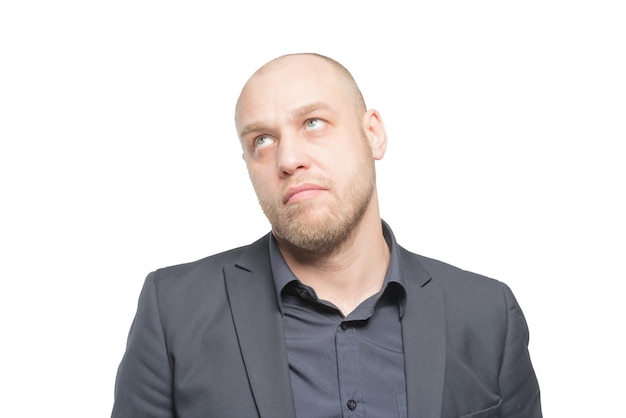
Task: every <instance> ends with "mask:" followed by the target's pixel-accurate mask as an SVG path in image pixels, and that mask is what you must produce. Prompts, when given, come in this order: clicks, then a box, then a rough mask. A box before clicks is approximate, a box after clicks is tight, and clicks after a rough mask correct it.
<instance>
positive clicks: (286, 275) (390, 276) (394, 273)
mask: <svg viewBox="0 0 626 418" xmlns="http://www.w3.org/2000/svg"><path fill="white" fill-rule="evenodd" d="M382 228H383V236H384V237H385V241H387V245H388V246H389V266H388V267H387V273H386V274H385V280H384V282H383V290H386V289H387V287H388V286H389V284H390V283H394V285H393V286H396V287H398V288H400V289H401V297H400V298H399V312H400V318H402V316H403V314H404V307H405V305H406V290H405V285H404V277H403V275H402V265H401V263H400V248H399V246H398V243H397V242H396V238H395V236H394V235H393V232H392V231H391V228H390V227H389V225H388V224H387V223H386V222H385V221H382ZM269 255H270V264H271V266H272V276H273V277H274V287H275V288H276V298H277V300H278V306H279V308H280V311H281V313H282V311H283V305H282V291H283V289H284V288H285V286H287V285H288V284H289V283H291V282H294V281H296V282H297V281H299V280H298V278H297V277H296V275H295V274H293V272H292V271H291V269H290V268H289V266H288V265H287V262H286V261H285V259H284V257H283V255H282V254H281V252H280V250H279V249H278V243H277V242H276V238H274V235H273V234H270V254H269Z"/></svg>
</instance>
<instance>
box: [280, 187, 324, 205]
mask: <svg viewBox="0 0 626 418" xmlns="http://www.w3.org/2000/svg"><path fill="white" fill-rule="evenodd" d="M323 192H324V190H320V189H310V190H303V191H301V192H298V193H296V194H294V195H293V196H291V197H290V198H289V200H287V202H285V203H286V204H290V203H298V202H302V201H303V200H308V199H312V198H314V197H316V196H318V195H319V194H321V193H323Z"/></svg>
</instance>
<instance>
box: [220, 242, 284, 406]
mask: <svg viewBox="0 0 626 418" xmlns="http://www.w3.org/2000/svg"><path fill="white" fill-rule="evenodd" d="M267 243H268V239H267V237H265V238H264V239H262V240H259V241H257V243H255V244H253V245H252V246H251V247H249V248H248V250H247V251H246V252H245V253H244V254H243V256H242V257H241V262H240V263H239V264H235V265H229V266H226V267H225V271H224V273H225V274H224V275H225V280H226V289H227V292H228V298H229V302H230V307H231V311H232V315H233V321H234V323H235V329H236V332H237V337H238V339H239V348H240V349H241V354H242V356H243V360H244V363H245V366H246V371H247V373H248V379H249V381H250V386H251V388H252V392H253V394H254V399H255V402H256V405H257V408H258V410H259V415H260V416H261V417H267V418H281V417H285V418H293V417H294V416H295V415H296V413H295V407H294V402H293V395H292V392H291V383H290V378H289V366H288V361H287V352H286V349H285V342H284V333H283V322H282V316H281V314H280V311H279V309H278V304H277V301H276V292H275V290H274V281H273V279H272V274H271V267H270V264H269V249H268V245H267Z"/></svg>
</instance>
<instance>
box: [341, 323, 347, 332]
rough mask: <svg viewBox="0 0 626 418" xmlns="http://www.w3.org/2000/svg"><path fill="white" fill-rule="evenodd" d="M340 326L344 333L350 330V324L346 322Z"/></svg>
mask: <svg viewBox="0 0 626 418" xmlns="http://www.w3.org/2000/svg"><path fill="white" fill-rule="evenodd" d="M340 326H341V329H342V330H344V331H345V330H347V329H348V324H346V323H345V322H342V323H341V325H340Z"/></svg>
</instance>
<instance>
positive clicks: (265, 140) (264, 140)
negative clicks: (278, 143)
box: [254, 135, 274, 149]
mask: <svg viewBox="0 0 626 418" xmlns="http://www.w3.org/2000/svg"><path fill="white" fill-rule="evenodd" d="M273 143H274V139H273V138H272V137H269V136H267V135H260V136H257V137H256V138H254V148H256V149H259V148H265V147H267V146H270V145H272V144H273Z"/></svg>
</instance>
